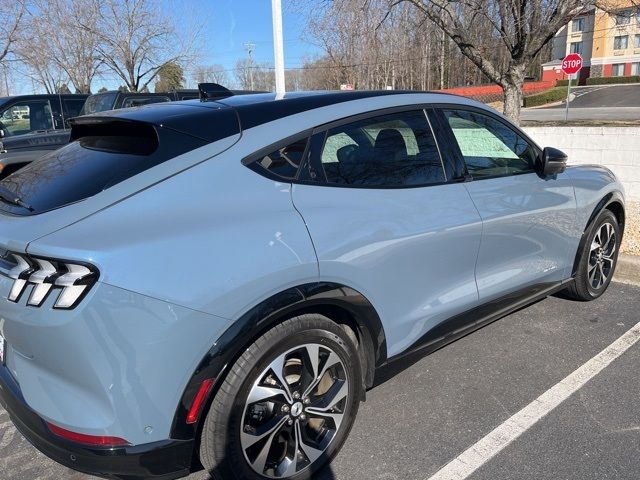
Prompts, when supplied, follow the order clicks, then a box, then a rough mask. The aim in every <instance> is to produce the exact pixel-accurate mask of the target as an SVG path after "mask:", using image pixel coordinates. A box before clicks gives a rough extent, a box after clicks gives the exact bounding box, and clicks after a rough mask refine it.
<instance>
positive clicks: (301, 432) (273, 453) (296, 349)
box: [200, 314, 362, 480]
mask: <svg viewBox="0 0 640 480" xmlns="http://www.w3.org/2000/svg"><path fill="white" fill-rule="evenodd" d="M361 393H362V373H361V367H360V365H359V362H358V355H357V351H356V348H355V345H354V344H353V342H352V341H351V340H350V339H349V337H348V336H347V334H346V333H345V331H344V330H343V329H342V328H340V327H339V326H338V325H336V324H335V323H334V322H332V321H330V320H329V319H328V318H326V317H323V316H321V315H315V314H307V315H302V316H299V317H296V318H293V319H290V320H287V321H286V322H284V323H282V324H280V325H277V326H276V327H274V328H273V329H272V330H269V331H268V332H266V333H265V334H264V335H263V336H262V337H260V338H259V339H258V340H257V341H256V342H255V343H253V344H252V345H251V346H250V347H249V348H248V349H247V350H246V351H245V353H244V354H243V355H242V356H241V357H240V358H239V359H238V360H237V362H236V363H235V364H234V365H233V367H232V368H231V370H230V372H229V374H228V376H227V378H226V379H225V381H224V383H223V385H222V386H221V388H220V390H219V391H218V393H217V394H216V396H215V398H214V400H213V402H212V405H211V409H210V411H209V413H208V415H207V418H206V420H205V424H204V428H203V432H202V437H201V446H200V460H201V462H202V464H203V465H204V467H205V468H206V469H207V470H208V471H209V472H211V473H213V474H217V475H218V476H220V477H221V478H225V479H227V478H237V479H259V478H260V479H261V478H292V479H296V480H297V479H308V478H312V475H313V473H314V472H317V471H318V469H320V468H321V467H322V466H323V465H324V464H326V463H327V462H328V461H329V460H330V459H331V458H332V457H333V456H334V455H335V454H336V453H337V452H338V450H339V449H340V448H341V446H342V444H343V443H344V441H345V439H346V437H347V435H348V433H349V431H350V429H351V426H352V424H353V420H354V418H355V416H356V413H357V411H358V406H359V402H360V398H361Z"/></svg>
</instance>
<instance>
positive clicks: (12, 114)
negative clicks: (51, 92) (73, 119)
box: [0, 100, 53, 136]
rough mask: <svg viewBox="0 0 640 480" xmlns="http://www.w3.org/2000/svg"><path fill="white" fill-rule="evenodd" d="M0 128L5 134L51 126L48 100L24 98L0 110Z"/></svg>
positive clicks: (20, 132)
mask: <svg viewBox="0 0 640 480" xmlns="http://www.w3.org/2000/svg"><path fill="white" fill-rule="evenodd" d="M0 123H2V125H0V128H3V129H4V131H5V135H7V136H13V135H24V134H25V133H29V132H33V131H36V130H50V129H52V128H53V117H52V116H51V105H50V104H49V100H25V101H23V102H19V103H14V104H12V105H11V106H9V107H7V108H5V109H4V110H2V111H0Z"/></svg>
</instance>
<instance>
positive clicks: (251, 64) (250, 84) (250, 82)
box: [244, 42, 255, 90]
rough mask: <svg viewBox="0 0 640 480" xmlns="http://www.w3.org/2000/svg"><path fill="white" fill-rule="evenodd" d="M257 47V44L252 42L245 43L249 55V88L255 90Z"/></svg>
mask: <svg viewBox="0 0 640 480" xmlns="http://www.w3.org/2000/svg"><path fill="white" fill-rule="evenodd" d="M254 48H255V44H253V43H251V42H247V43H245V44H244V49H245V50H246V51H247V55H249V89H250V90H253V56H252V54H253V49H254Z"/></svg>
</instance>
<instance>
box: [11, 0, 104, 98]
mask: <svg viewBox="0 0 640 480" xmlns="http://www.w3.org/2000/svg"><path fill="white" fill-rule="evenodd" d="M34 2H35V3H34V7H35V8H34V9H33V13H31V14H30V15H29V19H28V20H29V24H28V25H29V29H28V30H29V32H30V36H29V38H23V39H22V41H21V42H20V51H19V55H20V56H21V58H22V59H23V60H24V62H25V63H26V64H27V65H28V66H29V67H30V70H31V71H32V72H34V75H33V77H34V79H35V80H36V81H38V82H39V83H41V84H42V85H44V86H45V88H46V89H47V91H49V89H50V88H51V85H52V83H53V84H55V82H60V81H62V78H60V76H59V72H63V73H64V75H65V76H66V78H67V79H68V81H69V82H70V83H71V84H72V85H73V86H74V88H75V90H76V92H79V93H91V84H92V82H93V79H94V77H95V76H96V75H97V74H98V72H99V70H100V68H101V66H102V64H103V62H102V58H101V57H100V55H99V51H98V41H99V37H98V34H97V21H98V13H99V10H98V4H97V3H91V2H76V1H74V0H34ZM52 31H53V32H55V34H54V35H52V34H51V32H52ZM54 90H55V88H54Z"/></svg>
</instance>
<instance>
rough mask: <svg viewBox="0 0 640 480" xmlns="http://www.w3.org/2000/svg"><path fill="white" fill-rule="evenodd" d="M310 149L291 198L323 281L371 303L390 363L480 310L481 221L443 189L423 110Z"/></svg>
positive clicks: (455, 185)
mask: <svg viewBox="0 0 640 480" xmlns="http://www.w3.org/2000/svg"><path fill="white" fill-rule="evenodd" d="M310 144H311V148H310V150H311V152H310V154H309V156H308V161H309V167H308V169H305V168H304V167H303V168H302V169H301V174H302V176H301V177H299V180H300V181H299V182H298V183H297V184H294V186H293V191H292V198H293V202H294V204H295V206H296V208H297V209H298V211H299V212H300V213H301V215H302V217H303V218H304V220H305V223H306V224H307V228H308V230H309V233H310V235H311V239H312V241H313V244H314V246H315V249H316V254H317V256H318V261H319V274H320V280H321V281H332V282H337V283H341V284H344V285H347V286H349V287H352V288H354V289H356V290H358V291H359V292H360V293H362V294H363V295H364V296H365V297H367V298H368V299H369V301H370V302H371V303H372V304H373V306H374V307H375V308H376V310H377V312H378V314H379V315H380V317H381V320H382V322H383V325H384V327H385V332H386V338H387V349H388V355H389V356H393V355H395V354H397V353H400V352H402V351H403V350H405V349H406V348H407V347H409V346H410V345H411V344H413V343H414V342H415V341H416V340H418V339H419V338H420V337H422V336H423V335H425V333H426V332H428V331H429V330H430V329H431V328H433V327H434V326H436V325H437V324H438V323H440V322H442V321H443V320H445V319H447V318H449V317H451V316H452V315H455V314H456V313H460V312H462V311H465V310H467V309H469V308H471V307H473V306H475V305H476V304H477V301H478V294H477V288H476V284H475V278H474V266H475V261H476V255H477V251H478V246H479V243H480V236H481V221H480V218H479V215H478V212H477V210H476V208H475V207H474V205H473V203H472V202H471V199H470V197H469V194H468V193H467V191H466V189H465V186H464V184H463V183H460V182H449V181H448V177H447V174H446V170H447V169H446V168H444V166H443V163H442V159H441V156H440V154H439V149H438V145H437V142H436V140H435V138H434V134H433V131H432V129H431V127H430V123H429V121H428V118H427V116H426V114H425V111H424V110H421V109H414V110H410V111H400V112H395V113H380V112H378V113H374V114H370V115H367V116H365V118H362V117H358V118H355V119H347V120H342V121H340V122H338V123H336V124H333V125H329V126H324V127H322V128H319V129H317V130H316V131H315V133H314V135H313V137H312V139H311V142H310ZM305 179H306V180H305ZM294 183H295V182H294Z"/></svg>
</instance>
